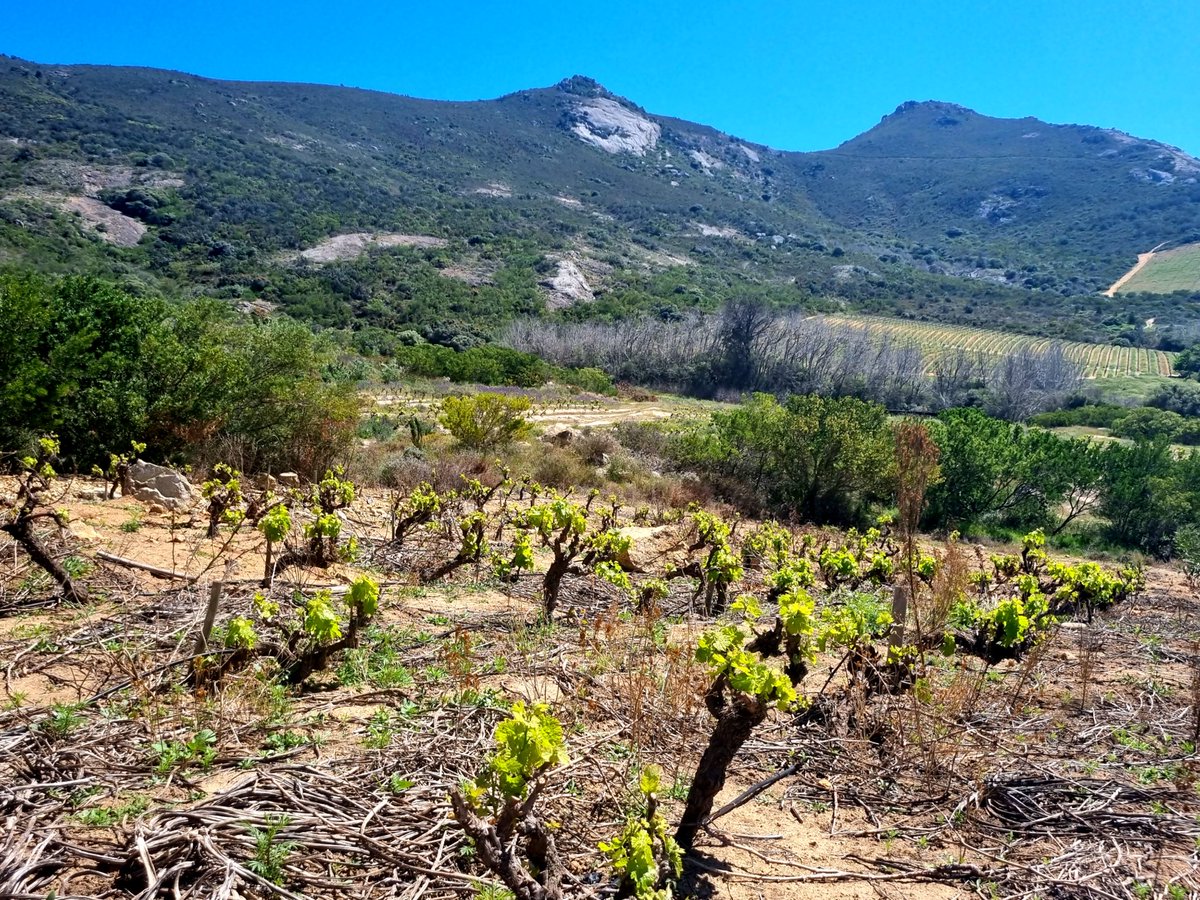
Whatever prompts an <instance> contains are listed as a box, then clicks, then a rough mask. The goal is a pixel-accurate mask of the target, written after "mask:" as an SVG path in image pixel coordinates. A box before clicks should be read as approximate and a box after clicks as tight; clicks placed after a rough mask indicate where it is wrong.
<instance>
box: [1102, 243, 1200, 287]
mask: <svg viewBox="0 0 1200 900" xmlns="http://www.w3.org/2000/svg"><path fill="white" fill-rule="evenodd" d="M1196 290H1200V244H1184V245H1183V246H1182V247H1176V248H1174V249H1173V250H1163V251H1162V252H1159V253H1155V254H1153V255H1152V256H1151V257H1150V259H1149V260H1148V261H1147V262H1146V264H1145V265H1143V266H1142V267H1141V268H1140V269H1138V270H1137V272H1135V273H1134V275H1133V277H1131V278H1130V279H1129V280H1128V281H1126V282H1125V283H1124V284H1122V285H1121V287H1120V288H1119V290H1118V293H1122V294H1124V293H1128V292H1130V291H1147V292H1149V293H1154V294H1169V293H1170V292H1171V291H1196Z"/></svg>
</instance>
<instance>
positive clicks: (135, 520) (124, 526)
mask: <svg viewBox="0 0 1200 900" xmlns="http://www.w3.org/2000/svg"><path fill="white" fill-rule="evenodd" d="M121 530H122V531H123V532H125V533H126V534H137V532H139V531H141V530H142V514H141V513H140V512H138V511H137V510H134V511H133V512H131V513H130V514H129V518H128V519H126V520H125V521H124V522H122V523H121Z"/></svg>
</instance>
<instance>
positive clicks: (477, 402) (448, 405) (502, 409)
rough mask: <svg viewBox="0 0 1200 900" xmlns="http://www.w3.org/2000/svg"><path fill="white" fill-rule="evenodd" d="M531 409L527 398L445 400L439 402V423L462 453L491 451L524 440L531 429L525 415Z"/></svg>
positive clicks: (482, 396) (480, 396) (497, 396)
mask: <svg viewBox="0 0 1200 900" xmlns="http://www.w3.org/2000/svg"><path fill="white" fill-rule="evenodd" d="M532 406H533V404H532V402H531V401H530V400H529V398H528V397H510V396H507V395H505V394H494V393H482V394H474V395H472V396H464V397H447V398H446V399H445V400H443V401H442V414H441V418H440V421H441V423H442V425H443V426H445V428H446V430H447V431H449V432H450V435H451V436H452V437H453V438H454V440H455V443H456V445H457V446H458V447H461V448H462V449H465V450H482V451H488V450H494V449H496V448H497V447H504V446H507V445H508V444H511V443H513V442H514V441H517V440H520V439H521V438H524V437H526V436H527V435H528V434H529V433H530V431H531V430H532V426H530V424H529V423H528V422H527V421H526V420H525V415H524V414H525V413H527V412H528V411H529V409H530V408H531V407H532Z"/></svg>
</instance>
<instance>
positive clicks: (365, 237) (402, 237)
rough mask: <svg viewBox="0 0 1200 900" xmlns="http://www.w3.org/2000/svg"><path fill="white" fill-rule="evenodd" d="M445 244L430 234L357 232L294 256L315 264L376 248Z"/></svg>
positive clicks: (341, 235) (339, 236) (349, 256)
mask: <svg viewBox="0 0 1200 900" xmlns="http://www.w3.org/2000/svg"><path fill="white" fill-rule="evenodd" d="M446 244H447V241H446V239H445V238H439V237H433V236H431V235H427V234H394V233H390V232H369V231H356V232H352V233H350V234H335V235H334V236H333V237H330V238H326V239H325V240H323V241H321V243H319V244H317V245H316V246H315V247H309V248H308V249H307V250H301V251H300V252H299V253H298V254H296V255H295V257H294V258H295V259H305V260H307V261H309V262H315V263H330V262H336V261H337V260H340V259H354V258H355V257H357V256H362V255H363V254H364V253H366V252H367V251H368V250H370V249H372V248H374V247H445V246H446Z"/></svg>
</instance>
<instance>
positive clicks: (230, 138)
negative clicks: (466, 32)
mask: <svg viewBox="0 0 1200 900" xmlns="http://www.w3.org/2000/svg"><path fill="white" fill-rule="evenodd" d="M1198 175H1200V163H1198V162H1197V161H1196V160H1195V159H1193V158H1191V157H1189V156H1187V155H1186V154H1183V153H1181V152H1180V151H1177V150H1174V149H1173V148H1169V147H1166V146H1165V145H1162V144H1157V143H1154V142H1152V141H1141V140H1138V139H1135V138H1132V137H1129V136H1128V135H1124V134H1120V133H1118V132H1111V131H1104V130H1101V129H1097V128H1089V127H1082V126H1056V125H1047V124H1045V123H1042V122H1038V121H1037V120H1034V119H1021V120H1001V119H992V118H989V117H986V116H983V115H980V114H978V113H974V112H972V111H970V110H967V109H964V108H962V107H957V106H953V105H950V104H944V103H910V104H905V105H904V106H902V107H901V108H900V109H898V110H897V111H896V112H895V113H893V114H892V115H889V116H886V117H884V119H883V121H882V122H881V123H880V124H879V125H878V126H876V127H875V128H873V129H871V130H870V131H868V132H867V133H865V134H863V135H861V136H859V137H856V138H854V139H852V140H850V141H848V142H846V143H845V144H843V145H842V146H840V147H838V148H837V149H834V150H829V151H823V152H818V153H791V152H784V151H779V150H773V149H771V148H768V147H763V146H760V145H756V144H751V143H748V142H745V141H742V140H740V139H738V138H736V137H733V136H731V135H727V134H723V133H721V132H718V131H716V130H714V129H711V128H708V127H705V126H703V125H697V124H693V123H689V122H684V121H680V120H677V119H671V118H667V117H662V116H657V115H653V114H651V113H648V112H647V111H645V110H643V109H641V108H640V107H638V106H637V105H636V104H634V103H633V102H631V101H629V100H626V99H624V98H621V97H617V96H615V95H613V94H611V93H610V92H608V91H606V90H605V89H604V88H603V87H602V86H601V85H599V84H597V83H596V82H595V81H592V80H591V79H587V78H582V77H574V78H570V79H567V80H565V81H563V82H561V83H560V84H558V85H556V86H554V87H552V88H546V89H538V90H529V91H521V92H518V93H515V94H510V95H508V96H505V97H501V98H499V99H496V100H489V101H478V102H468V103H455V102H441V101H429V100H418V99H413V98H408V97H401V96H396V95H390V94H383V93H377V92H370V91H363V90H357V89H351V88H336V87H327V86H317V85H299V84H269V83H234V82H220V81H214V80H211V79H205V78H199V77H195V76H191V75H185V74H181V73H176V72H167V71H161V70H152V69H132V68H117V67H97V66H44V65H37V64H34V63H29V62H25V61H21V60H17V59H13V58H9V57H0V262H8V263H16V264H24V265H32V266H34V267H36V268H42V269H49V270H70V271H93V272H98V273H104V274H106V275H116V276H120V277H124V278H125V279H126V280H127V281H128V282H130V283H131V284H132V285H135V286H137V285H140V286H142V287H144V288H145V289H148V290H163V291H177V290H187V291H199V292H202V293H206V294H210V295H215V296H223V297H226V298H229V299H233V300H236V301H238V302H242V303H246V304H252V305H254V306H255V308H259V309H271V308H276V307H283V308H284V309H287V310H288V311H290V312H293V313H294V314H297V315H300V316H303V317H307V318H310V319H313V320H316V321H319V322H324V323H326V324H335V325H345V324H349V323H351V322H360V323H361V322H370V323H373V324H379V325H383V326H386V327H401V326H404V327H417V328H419V329H423V330H425V331H426V332H430V331H436V328H437V327H441V326H440V325H439V324H438V323H441V324H442V325H445V323H447V322H449V323H451V326H448V327H452V329H457V330H458V331H463V330H466V331H469V332H472V333H475V334H476V335H477V336H485V335H486V334H487V333H488V331H489V329H492V328H494V327H496V326H497V325H499V324H500V323H502V322H503V321H505V320H506V319H508V318H511V317H512V316H514V315H524V314H530V313H535V314H536V313H541V312H544V311H547V310H550V311H553V310H556V309H569V310H571V313H570V314H571V315H601V316H612V315H625V314H628V313H632V312H640V311H661V310H663V309H666V308H680V307H687V306H695V305H700V306H715V305H716V304H718V303H720V302H721V301H722V300H723V299H725V298H727V297H729V296H732V295H744V294H746V293H758V294H761V295H763V296H765V297H767V298H768V299H770V300H771V301H773V302H776V303H780V304H784V305H798V304H806V305H809V306H812V307H814V308H828V307H831V306H832V307H837V308H842V309H862V310H868V311H871V312H875V313H885V314H893V315H895V314H899V315H907V316H912V317H917V318H934V319H937V320H940V321H957V322H964V323H971V324H982V325H993V326H1000V327H1009V328H1016V329H1022V330H1032V331H1037V332H1039V333H1045V334H1054V335H1060V336H1065V337H1076V338H1084V339H1087V338H1091V339H1105V338H1112V337H1118V336H1126V337H1127V336H1128V334H1126V332H1127V330H1128V329H1127V327H1126V324H1125V323H1124V321H1123V320H1122V318H1121V316H1120V315H1118V316H1117V317H1116V318H1115V319H1114V318H1113V312H1114V310H1113V309H1112V308H1107V309H1103V310H1100V309H1096V308H1092V307H1090V304H1089V307H1088V308H1085V307H1084V306H1083V305H1081V304H1078V303H1076V302H1072V301H1067V300H1064V297H1071V296H1084V295H1091V294H1095V293H1097V292H1098V291H1100V290H1102V289H1104V288H1106V287H1108V285H1109V284H1111V283H1112V281H1113V280H1114V279H1115V278H1116V277H1117V276H1119V275H1120V273H1121V272H1122V271H1124V270H1125V269H1127V268H1128V267H1129V265H1130V264H1131V263H1132V261H1133V260H1134V259H1135V258H1136V255H1137V253H1138V252H1141V251H1144V250H1146V249H1148V248H1149V247H1152V246H1154V245H1156V244H1158V243H1159V242H1161V241H1162V240H1164V239H1167V238H1171V239H1178V238H1180V237H1183V236H1186V235H1187V234H1189V233H1192V232H1200V203H1198V202H1197V201H1198V200H1200V183H1198V182H1197V177H1198ZM331 240H332V241H333V243H332V244H331V243H330V241H331ZM331 248H333V249H331ZM1197 306H1200V303H1195V302H1194V303H1192V304H1191V305H1190V306H1189V305H1188V304H1187V303H1186V302H1183V301H1175V302H1173V304H1172V303H1166V302H1165V301H1164V303H1163V305H1162V306H1161V308H1155V309H1152V310H1150V311H1149V313H1148V314H1153V315H1156V316H1157V321H1158V322H1159V323H1160V324H1159V329H1160V330H1159V335H1162V334H1164V333H1166V334H1169V333H1170V332H1169V330H1166V329H1169V328H1170V327H1172V326H1178V325H1186V324H1187V323H1188V322H1189V321H1191V320H1192V319H1195V318H1200V311H1198V310H1197V309H1196V308H1194V307H1197ZM1117 312H1118V313H1119V312H1120V311H1117ZM1143 318H1144V316H1143ZM433 336H434V337H435V338H436V337H437V335H436V334H434V335H433Z"/></svg>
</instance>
